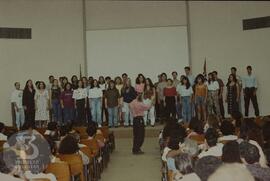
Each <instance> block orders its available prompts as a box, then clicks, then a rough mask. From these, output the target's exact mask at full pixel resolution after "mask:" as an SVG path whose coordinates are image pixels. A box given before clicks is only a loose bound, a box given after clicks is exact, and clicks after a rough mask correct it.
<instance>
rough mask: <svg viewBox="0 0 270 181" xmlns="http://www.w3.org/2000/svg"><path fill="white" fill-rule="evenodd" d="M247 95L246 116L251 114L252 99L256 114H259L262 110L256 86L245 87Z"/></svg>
mask: <svg viewBox="0 0 270 181" xmlns="http://www.w3.org/2000/svg"><path fill="white" fill-rule="evenodd" d="M244 91H245V96H244V100H245V116H246V117H248V114H249V103H250V100H251V102H252V104H253V108H254V111H255V115H256V116H259V115H260V112H259V106H258V101H257V95H256V94H255V95H254V92H255V87H251V88H245V90H244Z"/></svg>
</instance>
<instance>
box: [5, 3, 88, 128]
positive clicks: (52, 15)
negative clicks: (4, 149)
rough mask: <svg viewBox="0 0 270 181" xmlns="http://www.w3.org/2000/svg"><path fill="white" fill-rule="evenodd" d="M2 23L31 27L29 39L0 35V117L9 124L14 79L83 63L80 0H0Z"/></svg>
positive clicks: (73, 69) (62, 71)
mask: <svg viewBox="0 0 270 181" xmlns="http://www.w3.org/2000/svg"><path fill="white" fill-rule="evenodd" d="M0 25H1V26H2V27H17V28H19V27H20V28H22V27H29V28H32V39H30V40H15V39H0V82H1V85H2V86H1V96H0V121H3V122H6V123H7V124H9V125H10V124H11V112H10V106H9V105H10V99H9V97H10V94H11V91H12V90H13V88H14V87H13V83H14V82H15V81H19V82H21V87H24V84H25V82H26V80H27V79H29V78H31V79H33V80H34V81H35V80H45V81H47V77H48V75H49V74H53V75H55V76H60V75H67V76H71V75H72V74H78V73H79V64H82V65H83V63H84V54H83V22H82V1H80V0H57V1H55V0H1V1H0Z"/></svg>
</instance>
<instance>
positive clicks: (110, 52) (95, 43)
mask: <svg viewBox="0 0 270 181" xmlns="http://www.w3.org/2000/svg"><path fill="white" fill-rule="evenodd" d="M86 38H87V73H88V76H93V77H95V78H98V76H100V75H103V76H111V77H116V76H121V74H122V73H124V72H125V73H127V74H128V75H129V77H131V78H132V79H133V84H134V79H135V78H136V76H137V75H138V73H142V74H144V75H145V76H146V77H149V78H151V79H152V81H153V82H156V81H157V75H158V74H160V73H161V72H165V73H167V74H169V77H170V76H171V75H170V74H171V72H172V71H177V72H178V74H179V75H180V74H182V73H183V72H184V70H183V69H184V67H185V66H188V65H189V61H188V42H187V29H186V26H173V27H154V28H133V29H114V30H91V31H87V33H86Z"/></svg>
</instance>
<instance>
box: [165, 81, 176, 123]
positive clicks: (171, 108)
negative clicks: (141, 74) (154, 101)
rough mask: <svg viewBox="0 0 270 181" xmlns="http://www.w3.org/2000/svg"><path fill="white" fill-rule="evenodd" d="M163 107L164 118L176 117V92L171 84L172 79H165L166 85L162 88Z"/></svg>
mask: <svg viewBox="0 0 270 181" xmlns="http://www.w3.org/2000/svg"><path fill="white" fill-rule="evenodd" d="M163 95H164V107H165V111H166V118H167V119H168V118H175V117H176V103H177V92H176V88H175V86H174V85H173V81H172V79H168V80H167V86H166V87H165V88H164V93H163Z"/></svg>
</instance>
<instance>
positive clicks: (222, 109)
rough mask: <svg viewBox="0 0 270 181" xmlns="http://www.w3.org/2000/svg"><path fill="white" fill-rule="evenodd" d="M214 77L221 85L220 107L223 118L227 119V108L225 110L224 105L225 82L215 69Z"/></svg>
mask: <svg viewBox="0 0 270 181" xmlns="http://www.w3.org/2000/svg"><path fill="white" fill-rule="evenodd" d="M213 77H214V79H215V80H216V81H217V82H218V85H219V91H218V102H219V108H220V115H221V117H222V119H225V110H224V105H223V90H224V83H223V81H222V80H221V79H220V78H218V73H217V71H213Z"/></svg>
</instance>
